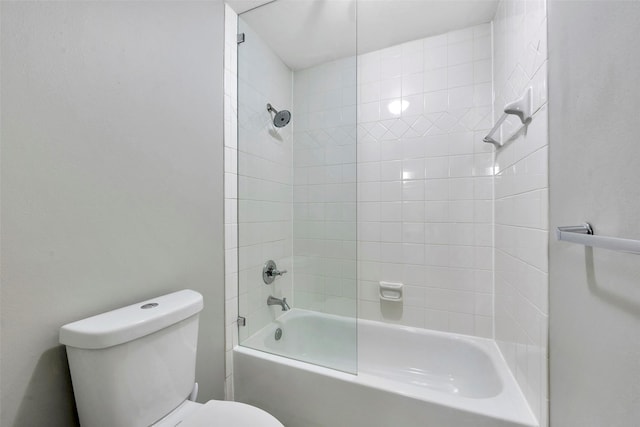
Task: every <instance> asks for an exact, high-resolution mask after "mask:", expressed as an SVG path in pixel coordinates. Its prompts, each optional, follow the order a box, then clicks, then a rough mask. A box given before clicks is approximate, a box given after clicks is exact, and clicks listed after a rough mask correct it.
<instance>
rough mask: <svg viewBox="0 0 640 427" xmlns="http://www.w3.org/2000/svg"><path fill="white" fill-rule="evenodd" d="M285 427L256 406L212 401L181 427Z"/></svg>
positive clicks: (182, 423)
mask: <svg viewBox="0 0 640 427" xmlns="http://www.w3.org/2000/svg"><path fill="white" fill-rule="evenodd" d="M212 426H220V427H284V426H283V425H282V424H281V423H280V421H278V420H277V419H276V418H275V417H273V416H272V415H270V414H269V413H268V412H265V411H263V410H262V409H259V408H256V407H255V406H251V405H247V404H244V403H239V402H229V401H224V400H210V401H208V402H207V403H205V404H204V405H202V406H200V407H199V408H197V409H196V410H195V411H194V412H193V413H192V414H190V415H189V416H188V417H186V418H185V419H184V420H183V421H182V422H181V423H180V426H179V427H212Z"/></svg>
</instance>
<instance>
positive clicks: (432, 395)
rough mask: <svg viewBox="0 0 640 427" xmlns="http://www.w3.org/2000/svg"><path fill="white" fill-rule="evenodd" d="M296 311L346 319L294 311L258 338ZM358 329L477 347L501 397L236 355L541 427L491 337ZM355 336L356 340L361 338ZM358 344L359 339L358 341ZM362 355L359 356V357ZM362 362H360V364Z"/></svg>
mask: <svg viewBox="0 0 640 427" xmlns="http://www.w3.org/2000/svg"><path fill="white" fill-rule="evenodd" d="M296 312H298V313H300V314H306V313H308V314H310V315H313V316H321V317H334V318H342V317H343V316H338V315H332V314H324V313H318V312H314V311H311V310H302V309H293V310H291V313H286V314H285V315H284V316H280V317H279V318H277V319H275V320H274V322H272V323H270V324H268V325H266V326H265V327H264V328H263V329H261V330H259V331H258V332H256V334H254V335H257V334H259V333H260V332H261V331H263V330H264V329H265V328H268V327H270V326H273V324H274V323H276V322H282V321H285V320H286V317H295V314H296ZM356 320H357V324H358V326H359V325H360V324H366V325H367V326H371V327H374V328H384V329H386V330H388V331H389V332H393V331H394V330H395V331H404V332H409V333H415V334H420V335H436V336H438V337H441V338H445V339H453V340H456V341H463V342H465V343H467V344H469V345H471V346H473V347H474V348H476V349H478V350H479V351H482V352H483V353H485V354H486V355H487V356H488V357H489V359H490V360H491V363H492V364H493V366H494V369H495V370H496V372H497V374H498V377H499V379H500V381H501V382H502V390H501V392H500V393H499V394H497V395H496V396H493V397H488V398H471V397H466V396H459V395H449V394H447V393H443V392H439V391H436V390H430V389H427V388H423V387H419V386H415V385H412V384H407V383H402V382H399V381H393V380H390V379H387V378H383V377H379V376H376V375H373V374H368V373H367V372H366V371H365V372H361V371H360V363H358V364H357V372H356V373H355V374H351V373H347V372H343V371H338V370H335V369H332V368H328V367H324V366H320V365H315V364H312V363H308V362H303V361H300V360H296V359H292V358H289V357H287V356H280V355H277V354H273V353H269V352H267V351H264V350H259V349H255V348H251V347H246V346H243V345H241V344H238V345H236V346H235V347H234V348H233V351H234V352H238V353H241V354H244V355H247V356H251V357H257V358H259V359H262V360H266V361H269V362H272V363H278V364H283V365H288V366H291V367H292V368H296V369H302V370H304V371H308V372H312V373H315V374H318V375H323V376H328V377H331V378H334V379H337V380H340V381H346V382H351V383H357V384H360V385H362V386H364V387H370V388H374V389H377V390H381V391H384V392H388V393H394V394H398V395H401V396H403V397H406V398H410V399H415V400H420V401H424V402H429V403H431V404H436V405H442V406H445V407H449V408H453V409H456V410H460V411H465V412H470V413H477V414H480V415H484V416H487V417H493V418H496V419H499V420H502V421H507V422H515V423H520V424H522V425H525V426H531V427H538V426H539V423H538V420H537V419H536V417H535V415H534V414H533V411H532V410H531V408H530V407H529V404H528V403H527V401H526V399H525V397H524V394H523V392H522V390H521V389H520V388H519V386H518V384H517V382H516V379H515V378H514V376H513V374H512V372H511V370H510V369H509V367H508V365H507V362H506V360H505V359H504V357H503V355H502V352H501V351H500V349H499V347H498V345H497V343H496V342H495V340H493V339H490V338H481V337H474V336H470V335H463V334H457V333H453V332H443V331H434V330H430V329H422V328H416V327H412V326H405V325H398V324H389V323H384V322H379V321H375V320H367V319H356ZM359 333H360V332H359V328H358V332H357V333H356V337H358V335H359ZM358 341H359V338H358ZM359 357H360V356H359V355H358V358H359ZM358 362H359V361H358Z"/></svg>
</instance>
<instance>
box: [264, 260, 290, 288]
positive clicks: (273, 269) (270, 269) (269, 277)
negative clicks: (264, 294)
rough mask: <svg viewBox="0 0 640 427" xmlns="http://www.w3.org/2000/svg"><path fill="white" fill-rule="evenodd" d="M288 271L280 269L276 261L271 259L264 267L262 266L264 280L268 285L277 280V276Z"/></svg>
mask: <svg viewBox="0 0 640 427" xmlns="http://www.w3.org/2000/svg"><path fill="white" fill-rule="evenodd" d="M286 272H287V270H278V266H277V265H276V262H275V261H274V260H272V259H270V260H269V261H267V262H266V263H265V264H264V267H262V280H264V283H266V284H267V285H270V284H272V283H273V281H274V280H276V276H282V275H283V274H284V273H286Z"/></svg>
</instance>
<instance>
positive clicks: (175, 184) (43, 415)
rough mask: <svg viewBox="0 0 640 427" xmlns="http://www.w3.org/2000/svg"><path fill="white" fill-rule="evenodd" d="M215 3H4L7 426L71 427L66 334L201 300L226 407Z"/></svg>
mask: <svg viewBox="0 0 640 427" xmlns="http://www.w3.org/2000/svg"><path fill="white" fill-rule="evenodd" d="M222 25H223V15H222V4H221V3H219V2H187V1H176V2H2V42H1V43H2V45H1V48H2V58H1V59H2V80H1V84H2V130H1V132H2V133H1V137H2V298H1V299H2V307H1V308H2V340H1V342H2V391H1V398H2V400H1V402H2V415H1V417H2V418H1V420H0V424H2V425H3V426H4V425H6V426H13V425H16V426H42V425H47V426H65V427H66V426H70V425H75V419H74V418H75V416H74V407H73V400H72V395H71V389H70V379H69V376H68V370H67V367H66V357H65V356H64V350H63V349H62V348H61V347H60V346H59V344H58V328H59V327H60V326H61V325H63V324H65V323H67V322H70V321H73V320H78V319H80V318H83V317H86V316H89V315H93V314H96V313H99V312H102V311H105V310H110V309H113V308H117V307H119V306H122V305H125V304H130V303H133V302H136V301H140V300H142V299H145V298H149V297H153V296H155V295H159V294H163V293H167V292H170V291H174V290H178V289H182V288H192V289H195V290H197V291H199V292H201V293H203V295H204V298H205V309H204V311H203V313H202V316H201V333H200V342H199V356H198V357H199V362H198V367H197V379H198V381H199V382H200V387H201V388H200V390H201V395H200V396H201V399H204V400H207V399H210V398H221V397H222V396H223V381H224V367H223V357H224V353H223V304H222V301H223V286H222V283H223V246H222V245H223V244H222V203H221V200H222V99H223V97H222V48H223V33H222V31H223V27H222Z"/></svg>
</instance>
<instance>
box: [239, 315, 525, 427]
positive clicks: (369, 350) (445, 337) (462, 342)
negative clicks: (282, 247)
mask: <svg viewBox="0 0 640 427" xmlns="http://www.w3.org/2000/svg"><path fill="white" fill-rule="evenodd" d="M277 328H281V329H282V331H283V334H282V339H280V340H276V339H275V331H276V329H277ZM318 328H323V330H322V331H321V332H318ZM320 333H322V335H323V336H332V337H335V340H331V345H318V343H317V341H318V340H317V339H315V340H314V337H317V336H318V335H319V334H320ZM325 334H328V335H325ZM355 334H356V331H355V322H354V321H353V319H348V318H343V317H340V316H332V315H326V314H321V313H316V312H311V311H305V310H299V309H293V310H291V311H289V312H288V313H287V314H285V315H284V316H282V317H281V318H279V319H278V320H277V321H276V322H274V323H272V324H270V325H268V326H266V327H265V328H263V329H262V330H261V331H259V332H257V333H256V334H255V335H253V336H252V337H250V338H249V339H248V340H247V341H246V342H245V343H244V344H245V345H246V346H249V347H252V348H249V347H246V346H238V347H236V348H235V349H234V388H235V391H234V392H235V399H236V400H237V401H240V402H245V403H249V404H251V405H254V406H258V407H260V408H262V409H264V410H266V411H268V412H269V413H271V414H273V415H274V416H276V417H277V418H278V419H279V420H280V421H281V422H282V423H283V424H284V425H285V426H286V427H298V426H299V427H312V426H318V427H328V426H332V427H333V426H335V427H361V426H362V427H365V426H366V427H377V426H380V427H396V426H397V427H411V426H420V427H467V426H468V427H522V426H529V427H532V426H537V425H538V423H537V422H536V420H535V417H534V416H533V415H532V413H531V410H530V409H529V407H528V405H527V403H526V401H525V399H524V396H523V395H522V393H521V391H520V389H519V388H518V386H517V384H516V382H515V380H514V378H513V377H512V375H511V373H510V371H509V369H508V368H507V365H506V363H505V361H504V360H503V359H502V357H501V355H500V352H499V351H498V348H497V346H496V344H495V343H494V342H493V341H492V340H488V339H482V338H476V337H470V336H464V335H457V334H452V333H443V332H436V331H429V330H423V329H417V328H410V327H405V326H396V325H389V324H385V323H381V322H374V321H368V320H358V330H357V338H358V342H357V369H356V355H355V343H354V339H353V338H354V337H355ZM301 349H302V351H303V352H304V354H303V355H301V353H300V351H301ZM273 353H277V354H279V355H276V354H273ZM283 356H284V357H283ZM301 357H304V358H305V359H306V360H309V361H311V362H312V363H313V364H312V363H305V362H301V361H298V360H293V359H296V358H301ZM316 364H319V365H325V366H332V367H333V368H335V369H329V368H326V367H322V366H317V365H316ZM342 371H344V372H342ZM348 372H357V374H356V375H354V374H350V373H348Z"/></svg>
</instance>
